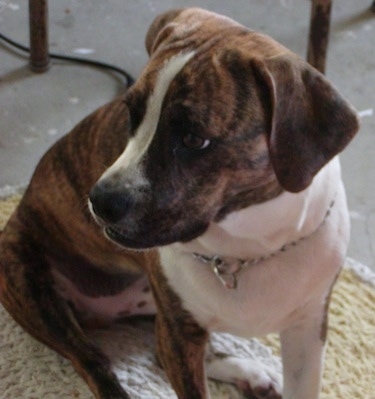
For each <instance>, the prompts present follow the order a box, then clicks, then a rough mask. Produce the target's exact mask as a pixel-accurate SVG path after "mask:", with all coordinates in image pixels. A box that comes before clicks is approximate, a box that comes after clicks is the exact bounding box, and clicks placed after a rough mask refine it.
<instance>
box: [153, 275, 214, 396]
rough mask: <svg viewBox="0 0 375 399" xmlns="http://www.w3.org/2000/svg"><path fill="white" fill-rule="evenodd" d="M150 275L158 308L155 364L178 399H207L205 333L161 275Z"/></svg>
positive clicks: (206, 334) (206, 336)
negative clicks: (161, 369) (156, 363)
mask: <svg viewBox="0 0 375 399" xmlns="http://www.w3.org/2000/svg"><path fill="white" fill-rule="evenodd" d="M152 274H153V276H152V277H151V278H150V280H151V283H152V287H153V292H154V296H155V300H156V303H157V306H158V313H157V319H156V337H157V351H158V360H159V361H160V363H161V365H162V366H163V368H164V370H165V372H166V373H167V376H168V378H169V380H170V382H171V384H172V387H173V389H174V390H175V391H176V393H177V396H178V398H179V399H208V398H209V397H210V395H209V392H208V388H207V379H206V375H205V367H204V363H205V355H206V344H207V340H208V333H207V332H206V331H205V330H203V329H202V328H201V327H200V326H199V325H198V324H197V323H196V322H195V321H194V319H193V318H192V317H191V316H190V314H189V313H187V312H186V311H185V310H184V309H183V308H182V306H181V302H180V300H179V298H178V297H177V296H176V295H175V293H174V292H173V291H172V290H171V289H170V287H169V286H168V283H167V282H166V280H165V278H164V276H163V275H162V273H161V272H160V273H159V272H153V273H152ZM156 274H158V276H155V275H156ZM155 281H157V284H155V283H154V282H155Z"/></svg>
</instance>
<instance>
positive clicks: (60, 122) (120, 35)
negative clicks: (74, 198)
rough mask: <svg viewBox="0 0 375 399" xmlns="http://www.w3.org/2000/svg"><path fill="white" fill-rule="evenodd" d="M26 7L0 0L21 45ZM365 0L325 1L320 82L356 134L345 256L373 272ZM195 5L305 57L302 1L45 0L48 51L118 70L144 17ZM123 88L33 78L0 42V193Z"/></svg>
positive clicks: (85, 71) (138, 58) (68, 72)
mask: <svg viewBox="0 0 375 399" xmlns="http://www.w3.org/2000/svg"><path fill="white" fill-rule="evenodd" d="M27 3H28V2H27V1H26V0H0V32H1V33H3V34H6V35H8V36H10V37H11V38H13V39H14V40H17V41H19V42H22V43H24V44H27V43H28V9H27ZM370 3H371V0H356V1H351V0H340V1H337V0H336V1H334V7H333V15H332V31H331V40H330V49H329V57H328V66H327V76H328V77H329V79H331V80H332V81H333V83H334V84H335V85H336V87H337V88H338V89H339V90H340V91H341V92H342V94H343V95H344V96H345V97H346V98H347V99H348V100H349V101H350V102H351V103H352V104H353V105H354V106H355V107H356V109H357V110H358V111H359V113H360V115H361V122H362V128H361V131H360V133H359V135H358V136H357V137H356V138H355V139H354V141H353V142H352V143H351V144H350V145H349V147H348V148H347V149H346V150H345V151H344V153H343V154H342V164H343V174H344V181H345V184H346V187H347V193H348V200H349V207H350V212H351V219H352V240H351V245H350V248H349V256H351V257H353V258H355V259H356V260H358V261H360V262H362V263H364V264H366V265H368V266H370V267H372V268H373V269H374V270H375V139H374V134H375V114H374V108H375V96H374V87H375V14H373V13H372V12H371V11H370V10H369V8H370ZM190 5H199V6H201V7H204V8H208V9H211V10H213V11H217V12H220V13H223V14H226V15H228V16H230V17H232V18H234V19H236V20H238V21H239V22H241V23H242V24H244V25H246V26H248V27H250V28H252V29H255V30H260V31H263V32H265V33H267V34H269V35H271V36H273V37H274V38H275V39H277V40H278V41H280V42H281V43H283V44H284V45H286V46H287V47H289V48H290V49H292V50H293V51H295V52H296V53H298V54H300V55H301V56H303V57H304V56H305V53H306V44H307V40H306V38H307V31H308V22H309V15H310V2H309V1H308V0H278V1H275V0H236V1H232V2H228V1H226V0H206V1H199V0H196V1H192V0H185V1H184V2H182V1H178V0H140V1H137V2H135V1H130V0H110V1H106V2H103V1H99V0H80V1H79V2H78V1H76V0H65V1H63V2H62V1H58V0H50V1H49V20H50V48H51V51H53V52H59V53H65V54H69V55H79V56H85V57H90V58H94V59H98V60H102V61H105V62H109V63H112V64H115V65H118V66H120V67H122V68H125V69H126V70H127V71H129V72H130V73H131V74H132V75H134V76H137V75H138V74H139V72H140V70H141V68H142V66H143V65H144V64H145V62H146V60H147V56H146V52H145V49H144V44H143V41H144V37H145V34H146V31H147V28H148V26H149V24H150V23H151V21H152V19H153V18H154V17H155V16H156V15H157V14H158V13H160V12H162V11H164V10H167V9H169V8H173V7H181V6H190ZM122 89H123V87H122V85H121V83H120V82H119V80H118V79H116V77H114V76H113V75H111V74H109V73H107V72H104V71H102V70H98V69H95V68H91V67H83V66H77V65H73V64H64V63H61V62H54V63H53V65H52V67H51V68H50V70H49V71H48V72H47V73H45V74H40V75H38V74H34V73H32V72H30V70H29V68H28V60H27V58H26V57H25V56H24V55H23V54H21V53H17V52H16V53H15V52H14V51H13V50H11V49H10V48H8V47H6V46H4V45H3V44H1V43H0V121H1V122H0V195H3V196H4V195H7V194H9V193H11V192H13V191H14V190H17V189H19V188H22V187H24V186H25V185H26V184H27V182H28V180H29V178H30V175H31V173H32V171H33V168H34V166H35V164H36V162H37V161H38V159H39V158H40V156H41V155H42V154H43V152H44V151H45V150H46V149H47V148H48V147H49V146H50V145H51V144H52V143H53V142H54V141H55V140H57V138H58V137H60V136H61V135H63V134H64V133H66V132H67V131H69V130H70V129H71V128H72V127H73V126H74V124H75V123H77V122H78V121H79V120H80V119H81V118H82V117H83V116H85V115H86V114H88V113H89V112H91V111H93V110H94V109H95V108H96V107H98V106H99V105H101V104H103V103H105V102H107V101H108V100H110V99H111V98H113V97H114V96H115V95H116V94H117V93H118V92H120V91H121V90H122Z"/></svg>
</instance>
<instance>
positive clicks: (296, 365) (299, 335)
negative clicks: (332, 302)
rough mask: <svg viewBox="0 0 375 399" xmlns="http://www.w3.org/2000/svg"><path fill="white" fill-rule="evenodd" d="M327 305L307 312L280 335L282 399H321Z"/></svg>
mask: <svg viewBox="0 0 375 399" xmlns="http://www.w3.org/2000/svg"><path fill="white" fill-rule="evenodd" d="M327 308H328V306H327V305H325V306H324V305H322V304H320V305H319V306H318V305H316V306H315V307H314V309H309V310H308V311H307V309H305V310H306V311H305V312H304V316H303V317H301V318H300V319H299V321H298V322H297V323H295V324H294V325H293V326H292V327H290V328H288V329H286V330H285V331H283V332H282V333H281V334H280V340H281V352H282V361H283V374H284V391H283V399H301V398H303V399H318V398H319V392H320V383H321V375H322V366H323V358H324V348H325V340H326V328H327Z"/></svg>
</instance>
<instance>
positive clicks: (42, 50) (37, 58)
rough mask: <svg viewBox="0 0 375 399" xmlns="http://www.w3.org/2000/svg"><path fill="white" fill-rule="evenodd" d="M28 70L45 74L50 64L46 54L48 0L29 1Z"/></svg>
mask: <svg viewBox="0 0 375 399" xmlns="http://www.w3.org/2000/svg"><path fill="white" fill-rule="evenodd" d="M29 18H30V19H29V24H30V68H31V69H32V70H33V71H34V72H45V71H46V70H47V69H48V67H49V64H50V58H49V54H48V0H29Z"/></svg>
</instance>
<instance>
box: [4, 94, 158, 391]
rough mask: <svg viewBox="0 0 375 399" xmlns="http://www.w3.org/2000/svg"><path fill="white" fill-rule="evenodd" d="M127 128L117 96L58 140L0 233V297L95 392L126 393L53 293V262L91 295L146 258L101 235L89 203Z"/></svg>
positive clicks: (121, 281) (130, 275)
mask: <svg viewBox="0 0 375 399" xmlns="http://www.w3.org/2000/svg"><path fill="white" fill-rule="evenodd" d="M127 131H128V111H127V108H126V106H125V104H124V102H123V98H119V99H116V100H115V101H113V102H111V103H109V104H108V105H105V106H104V107H102V108H101V109H99V110H98V111H96V112H95V113H93V114H92V115H90V116H89V117H87V118H86V119H85V120H84V121H83V122H81V123H80V124H79V125H78V126H77V127H76V128H75V129H74V130H73V131H72V132H71V133H70V134H69V135H67V136H65V137H64V138H62V139H61V140H60V141H59V142H57V143H56V144H55V145H54V146H53V147H52V148H51V149H50V150H49V152H48V153H47V154H46V155H45V156H44V157H43V159H42V160H41V162H40V163H39V165H38V167H37V169H36V171H35V173H34V176H33V178H32V180H31V182H30V185H29V188H28V189H27V191H26V193H25V195H24V197H23V199H22V201H21V203H20V205H19V206H18V208H17V210H16V211H15V213H14V214H13V216H12V217H11V219H10V221H9V222H8V224H7V226H6V228H5V230H4V232H3V234H2V235H1V238H0V240H1V241H0V251H1V252H0V253H1V258H0V299H1V302H2V303H3V305H4V306H5V308H6V309H8V311H9V312H10V313H11V314H12V316H13V317H14V318H15V319H16V321H17V322H18V323H19V324H20V325H21V326H22V327H23V328H25V330H27V331H28V332H29V333H30V334H31V335H33V336H34V337H35V338H37V339H38V340H40V341H42V342H44V343H45V344H47V345H49V346H50V347H51V348H53V349H54V350H56V351H57V352H59V353H60V354H62V355H63V356H65V357H67V358H68V359H70V360H71V361H72V364H73V365H74V367H75V368H76V369H77V371H78V372H79V373H80V374H81V375H82V377H83V378H84V379H85V380H86V381H87V383H88V384H89V386H90V388H91V389H92V391H93V392H94V394H95V395H96V397H97V398H101V399H106V398H108V399H109V398H111V399H113V398H128V396H127V394H126V393H125V392H124V390H123V389H122V388H121V386H120V384H119V382H118V380H117V378H116V376H115V375H114V374H113V373H112V371H111V370H110V364H109V360H108V359H107V357H106V355H104V354H103V353H102V352H101V351H100V350H99V349H98V348H97V347H95V346H94V345H93V344H92V343H91V342H90V341H89V340H88V338H87V337H86V335H85V333H84V331H83V330H82V328H81V327H80V326H79V324H78V323H77V319H76V315H75V313H74V312H73V310H72V309H71V308H70V307H69V305H68V304H67V303H66V302H65V301H64V300H62V299H61V298H60V297H59V296H58V295H57V293H56V291H55V289H54V280H53V278H52V275H51V268H56V269H58V270H59V271H60V272H62V273H63V274H65V275H66V277H68V278H69V279H71V281H72V282H73V283H75V284H76V285H77V286H78V288H80V289H81V290H82V292H86V293H89V294H90V295H92V296H93V297H96V296H98V295H112V294H114V293H116V292H119V291H121V290H123V289H124V288H125V287H126V286H127V285H128V284H131V283H132V282H133V281H134V279H135V278H136V277H138V276H139V275H140V274H141V273H142V268H144V267H145V265H146V264H147V262H148V261H151V259H152V256H151V258H150V257H149V255H150V254H149V255H148V256H146V255H145V254H143V253H134V252H128V251H126V250H124V249H120V248H119V247H118V246H117V245H115V244H113V243H111V242H110V241H108V240H107V239H105V238H104V236H103V234H102V231H101V229H100V228H99V227H98V226H97V224H96V223H95V222H94V221H93V220H92V217H91V216H90V214H89V212H88V209H87V196H88V192H89V190H90V188H91V186H92V185H93V184H94V183H95V182H96V180H97V179H98V178H99V177H100V175H101V174H102V173H103V171H104V170H105V169H106V168H107V167H108V166H109V165H110V164H111V163H112V162H113V161H114V160H115V159H116V157H118V155H119V154H120V153H121V152H122V151H123V149H124V147H125V145H126V140H127ZM155 259H156V258H155ZM155 259H154V260H153V261H155Z"/></svg>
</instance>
